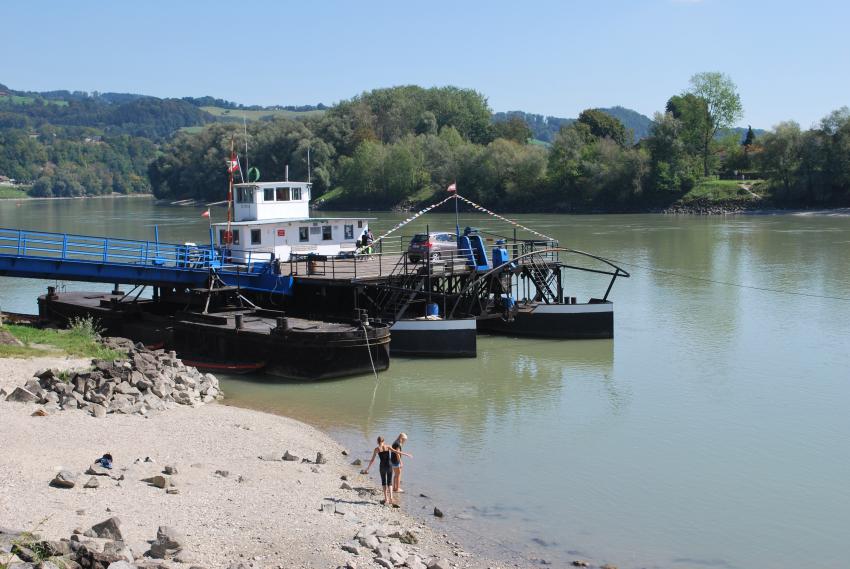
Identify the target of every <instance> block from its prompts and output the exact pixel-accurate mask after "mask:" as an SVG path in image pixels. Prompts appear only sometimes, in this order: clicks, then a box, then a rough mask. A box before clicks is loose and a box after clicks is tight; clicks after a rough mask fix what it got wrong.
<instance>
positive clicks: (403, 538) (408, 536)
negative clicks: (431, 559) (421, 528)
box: [398, 531, 419, 545]
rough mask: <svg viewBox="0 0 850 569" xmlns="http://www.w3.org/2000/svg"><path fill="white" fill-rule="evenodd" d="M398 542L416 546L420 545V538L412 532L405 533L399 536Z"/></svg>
mask: <svg viewBox="0 0 850 569" xmlns="http://www.w3.org/2000/svg"><path fill="white" fill-rule="evenodd" d="M398 540H399V541H400V542H402V543H406V544H407V545H415V544H417V543H419V538H418V537H416V534H414V533H413V532H411V531H406V532H403V533H402V534H401V535H399V536H398Z"/></svg>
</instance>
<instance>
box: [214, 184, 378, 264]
mask: <svg viewBox="0 0 850 569" xmlns="http://www.w3.org/2000/svg"><path fill="white" fill-rule="evenodd" d="M311 186H312V185H311V184H310V183H309V182H293V181H289V180H288V179H287V180H284V181H282V182H248V183H242V184H233V219H232V220H231V221H226V222H219V223H213V224H212V227H213V229H214V233H215V239H216V243H217V244H218V246H219V247H220V248H221V250H222V251H223V253H224V258H225V262H227V261H230V262H236V263H246V264H250V263H258V262H271V261H273V260H278V261H280V262H287V261H289V259H290V257H292V256H293V255H309V254H316V255H326V256H335V255H353V254H354V253H355V251H356V250H357V242H358V240H361V239H362V237H363V236H364V235H365V234H366V233H367V232H368V230H369V221H372V220H373V219H374V218H366V217H310V193H311V190H312V188H311Z"/></svg>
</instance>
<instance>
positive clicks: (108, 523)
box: [91, 516, 124, 541]
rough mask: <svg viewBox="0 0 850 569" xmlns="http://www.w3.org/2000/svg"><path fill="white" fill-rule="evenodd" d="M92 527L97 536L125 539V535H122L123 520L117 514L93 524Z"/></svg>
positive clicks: (116, 539) (117, 539) (118, 539)
mask: <svg viewBox="0 0 850 569" xmlns="http://www.w3.org/2000/svg"><path fill="white" fill-rule="evenodd" d="M91 529H92V531H93V532H94V533H95V535H96V536H97V537H102V538H106V539H112V540H115V541H124V537H123V536H122V535H121V520H120V519H118V518H117V517H115V516H112V517H111V518H109V519H108V520H104V521H102V522H100V523H99V524H95V525H93V526H92V527H91Z"/></svg>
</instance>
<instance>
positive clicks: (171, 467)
mask: <svg viewBox="0 0 850 569" xmlns="http://www.w3.org/2000/svg"><path fill="white" fill-rule="evenodd" d="M162 472H163V474H169V475H173V474H177V467H176V466H174V465H173V464H167V465H165V468H163V469H162Z"/></svg>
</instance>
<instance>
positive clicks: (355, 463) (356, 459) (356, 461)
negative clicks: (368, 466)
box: [351, 458, 363, 466]
mask: <svg viewBox="0 0 850 569" xmlns="http://www.w3.org/2000/svg"><path fill="white" fill-rule="evenodd" d="M361 464H363V461H362V460H360V459H359V458H355V459H354V461H353V462H352V463H351V466H360V465H361Z"/></svg>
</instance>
